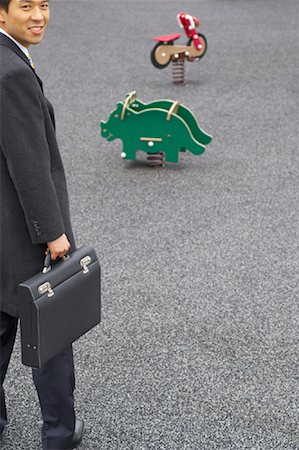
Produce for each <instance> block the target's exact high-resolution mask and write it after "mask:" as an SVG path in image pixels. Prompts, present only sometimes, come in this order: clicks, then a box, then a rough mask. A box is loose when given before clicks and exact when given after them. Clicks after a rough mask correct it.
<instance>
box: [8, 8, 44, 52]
mask: <svg viewBox="0 0 299 450" xmlns="http://www.w3.org/2000/svg"><path fill="white" fill-rule="evenodd" d="M49 18H50V10H49V1H45V0H11V1H10V3H9V6H8V11H5V10H4V9H3V8H1V7H0V27H1V28H3V30H5V31H6V32H7V33H8V34H10V35H11V36H12V37H13V38H14V39H15V40H16V41H18V42H20V44H22V45H24V47H27V48H28V47H29V45H31V44H39V43H40V42H41V40H42V39H43V37H44V33H45V30H46V28H47V25H48V22H49Z"/></svg>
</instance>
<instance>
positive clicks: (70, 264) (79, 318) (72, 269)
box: [19, 245, 101, 368]
mask: <svg viewBox="0 0 299 450" xmlns="http://www.w3.org/2000/svg"><path fill="white" fill-rule="evenodd" d="M19 293H20V319H21V346H22V362H23V364H25V365H26V366H30V367H38V368H40V367H43V366H44V365H45V364H46V363H47V362H48V361H49V360H51V359H52V358H53V357H54V356H56V355H58V354H59V353H60V352H62V351H63V350H65V349H66V348H67V347H68V346H70V344H71V343H72V342H74V341H75V340H77V339H78V338H79V337H80V336H82V335H83V334H84V333H86V332H87V331H89V330H90V329H91V328H93V327H94V326H95V325H97V324H98V323H99V322H100V321H101V295H100V265H99V261H98V259H97V256H96V254H95V251H94V249H93V248H92V247H90V246H87V245H84V246H83V247H81V248H79V249H77V250H76V251H75V252H73V253H71V254H70V255H67V256H66V257H64V258H63V260H61V261H59V262H58V263H54V264H53V265H52V267H51V266H50V265H49V261H48V262H45V267H44V270H43V272H40V273H38V274H37V275H35V276H33V277H32V278H30V279H29V280H27V281H24V282H23V283H21V284H20V285H19Z"/></svg>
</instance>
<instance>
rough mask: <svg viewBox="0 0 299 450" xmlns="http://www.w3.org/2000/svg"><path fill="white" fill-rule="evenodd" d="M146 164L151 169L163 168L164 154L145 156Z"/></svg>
mask: <svg viewBox="0 0 299 450" xmlns="http://www.w3.org/2000/svg"><path fill="white" fill-rule="evenodd" d="M147 161H148V164H149V165H150V166H152V167H163V166H164V153H163V152H157V153H148V154H147Z"/></svg>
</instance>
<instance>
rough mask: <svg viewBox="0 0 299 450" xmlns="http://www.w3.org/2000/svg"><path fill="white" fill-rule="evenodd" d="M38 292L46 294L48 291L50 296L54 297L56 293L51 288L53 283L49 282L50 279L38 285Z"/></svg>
mask: <svg viewBox="0 0 299 450" xmlns="http://www.w3.org/2000/svg"><path fill="white" fill-rule="evenodd" d="M38 292H39V293H40V294H46V293H47V292H48V297H52V296H53V295H54V291H53V289H52V288H51V284H50V283H49V281H46V282H45V283H43V284H41V285H40V286H39V287H38Z"/></svg>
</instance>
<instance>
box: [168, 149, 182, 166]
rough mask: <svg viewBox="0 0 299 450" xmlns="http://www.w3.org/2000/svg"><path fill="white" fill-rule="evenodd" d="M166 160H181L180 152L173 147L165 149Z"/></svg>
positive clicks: (175, 161)
mask: <svg viewBox="0 0 299 450" xmlns="http://www.w3.org/2000/svg"><path fill="white" fill-rule="evenodd" d="M165 161H168V162H174V163H177V162H179V152H178V151H177V150H175V151H174V150H172V149H168V150H165Z"/></svg>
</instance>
